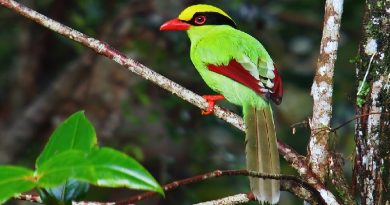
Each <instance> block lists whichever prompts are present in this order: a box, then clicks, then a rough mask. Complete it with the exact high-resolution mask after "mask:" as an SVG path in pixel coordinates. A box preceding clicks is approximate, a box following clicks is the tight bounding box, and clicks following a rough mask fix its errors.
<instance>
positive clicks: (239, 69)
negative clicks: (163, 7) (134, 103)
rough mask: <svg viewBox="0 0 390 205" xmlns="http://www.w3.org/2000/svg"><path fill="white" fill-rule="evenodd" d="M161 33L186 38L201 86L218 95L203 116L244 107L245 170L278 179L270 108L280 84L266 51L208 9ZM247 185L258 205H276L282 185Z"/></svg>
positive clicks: (199, 8)
mask: <svg viewBox="0 0 390 205" xmlns="http://www.w3.org/2000/svg"><path fill="white" fill-rule="evenodd" d="M160 30H161V31H186V32H187V35H188V37H189V39H190V41H191V48H190V57H191V61H192V63H193V64H194V66H195V68H196V70H197V71H198V73H199V74H200V76H201V77H202V79H203V80H204V81H205V83H206V84H207V85H208V86H209V87H210V88H211V89H212V90H213V91H215V92H217V93H218V94H216V95H204V96H202V97H203V98H204V99H205V100H206V101H207V102H208V107H207V109H205V110H203V111H202V114H204V115H208V114H211V113H213V111H214V106H215V103H216V101H219V100H227V101H229V102H231V103H233V104H235V105H238V106H242V108H243V119H244V122H245V124H246V129H245V133H246V137H245V142H246V143H245V144H246V145H245V153H246V166H247V170H248V171H252V172H257V173H264V174H272V175H278V174H280V161H279V153H278V149H277V138H276V133H275V125H274V119H273V113H272V108H271V102H274V103H275V104H277V105H279V104H280V103H281V101H282V97H283V89H282V80H281V76H280V75H279V72H278V69H277V68H276V67H275V64H274V62H273V60H272V58H271V57H270V55H269V54H268V52H267V51H266V49H265V48H264V46H263V45H262V44H261V43H260V42H259V41H258V40H257V39H255V38H254V37H252V36H251V35H249V34H247V33H245V32H243V31H241V30H239V29H238V28H237V24H236V23H235V21H234V20H233V19H232V18H231V17H230V16H229V15H228V14H227V13H226V12H224V11H223V10H222V9H220V8H218V7H215V6H212V5H207V4H197V5H192V6H189V7H187V8H185V9H184V10H183V11H182V12H181V13H180V14H179V16H178V17H177V18H174V19H172V20H169V21H167V22H165V23H164V24H162V25H161V27H160ZM249 182H250V183H249V184H250V188H251V191H252V193H253V194H254V196H255V198H256V200H257V201H259V202H261V203H268V204H276V203H277V202H278V201H279V198H280V181H278V180H272V179H260V178H255V177H249Z"/></svg>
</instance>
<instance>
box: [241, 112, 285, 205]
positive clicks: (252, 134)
mask: <svg viewBox="0 0 390 205" xmlns="http://www.w3.org/2000/svg"><path fill="white" fill-rule="evenodd" d="M244 120H245V123H246V127H247V129H246V150H245V151H246V160H247V169H248V170H250V171H255V172H260V173H265V174H279V173H280V162H279V153H278V150H277V145H276V134H275V126H274V121H273V117H272V110H271V107H270V106H266V107H263V108H256V107H254V106H249V105H246V106H244ZM249 181H250V186H251V190H252V192H253V194H254V195H255V197H256V199H257V200H258V201H261V202H267V203H270V204H276V203H277V202H278V201H279V196H280V182H279V180H271V179H266V180H264V179H259V178H252V177H249Z"/></svg>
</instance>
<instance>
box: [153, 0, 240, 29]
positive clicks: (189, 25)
mask: <svg viewBox="0 0 390 205" xmlns="http://www.w3.org/2000/svg"><path fill="white" fill-rule="evenodd" d="M210 25H212V26H215V25H228V26H232V27H234V28H236V23H234V21H233V19H232V18H231V17H230V16H229V15H228V14H227V13H225V12H224V11H222V10H221V9H219V8H217V7H215V6H210V5H206V4H198V5H193V6H190V7H187V8H186V9H184V10H183V11H182V12H181V13H180V15H179V17H177V18H175V19H172V20H170V21H167V22H165V23H164V24H163V25H162V26H161V27H160V30H162V31H163V30H164V31H166V30H183V31H187V30H190V29H197V28H201V27H204V26H210Z"/></svg>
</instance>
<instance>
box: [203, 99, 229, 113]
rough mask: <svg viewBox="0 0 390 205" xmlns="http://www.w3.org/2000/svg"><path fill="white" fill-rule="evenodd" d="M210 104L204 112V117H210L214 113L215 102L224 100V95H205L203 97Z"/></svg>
mask: <svg viewBox="0 0 390 205" xmlns="http://www.w3.org/2000/svg"><path fill="white" fill-rule="evenodd" d="M202 97H203V98H204V99H205V100H207V102H208V104H209V105H208V107H207V109H206V110H202V115H209V114H211V113H213V112H214V105H215V101H218V100H224V99H225V97H224V96H223V95H203V96H202Z"/></svg>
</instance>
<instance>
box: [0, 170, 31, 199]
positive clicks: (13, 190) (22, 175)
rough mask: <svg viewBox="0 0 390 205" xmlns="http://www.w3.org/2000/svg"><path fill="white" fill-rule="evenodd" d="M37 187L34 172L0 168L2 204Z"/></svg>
mask: <svg viewBox="0 0 390 205" xmlns="http://www.w3.org/2000/svg"><path fill="white" fill-rule="evenodd" d="M34 187H35V182H34V172H33V171H31V170H29V169H26V168H23V167H15V166H0V204H2V203H4V202H5V201H7V200H8V199H10V198H11V197H13V196H14V195H16V194H20V193H23V192H26V191H29V190H31V189H33V188H34Z"/></svg>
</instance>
